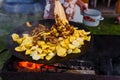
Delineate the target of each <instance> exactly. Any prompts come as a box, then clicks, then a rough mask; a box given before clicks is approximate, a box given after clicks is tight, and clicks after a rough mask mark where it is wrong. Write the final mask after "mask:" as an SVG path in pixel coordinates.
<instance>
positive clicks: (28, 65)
mask: <svg viewBox="0 0 120 80" xmlns="http://www.w3.org/2000/svg"><path fill="white" fill-rule="evenodd" d="M17 69H18V70H22V71H23V70H25V71H26V69H27V70H28V71H41V70H42V69H46V70H48V69H55V67H54V66H50V65H44V64H37V63H33V62H29V61H20V62H18V64H17Z"/></svg>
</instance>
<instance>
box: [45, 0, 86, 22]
mask: <svg viewBox="0 0 120 80" xmlns="http://www.w3.org/2000/svg"><path fill="white" fill-rule="evenodd" d="M60 2H61V4H62V5H63V8H64V10H65V14H66V17H67V19H68V20H71V21H76V22H81V21H80V19H82V17H81V13H82V12H83V11H84V10H87V9H88V4H87V3H84V2H83V1H82V0H60ZM53 18H54V0H46V6H45V10H44V19H53Z"/></svg>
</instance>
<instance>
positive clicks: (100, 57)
mask: <svg viewBox="0 0 120 80" xmlns="http://www.w3.org/2000/svg"><path fill="white" fill-rule="evenodd" d="M93 38H94V39H93V40H94V41H93V44H92V46H91V47H90V48H89V49H88V51H87V52H86V53H85V54H84V55H81V56H79V57H77V58H74V59H70V60H67V61H64V62H61V63H55V64H51V65H46V64H37V63H31V62H28V63H29V64H28V63H27V66H28V68H31V67H34V68H35V69H32V68H31V69H28V68H26V67H24V66H21V65H19V63H20V62H26V61H24V60H21V59H19V58H18V57H15V56H13V55H12V56H11V58H10V59H9V60H7V61H6V63H5V64H4V67H3V69H2V70H1V71H0V75H1V76H2V78H3V80H67V79H69V80H119V79H120V77H119V75H120V51H119V45H120V41H119V39H120V36H115V35H93ZM33 65H34V66H33Z"/></svg>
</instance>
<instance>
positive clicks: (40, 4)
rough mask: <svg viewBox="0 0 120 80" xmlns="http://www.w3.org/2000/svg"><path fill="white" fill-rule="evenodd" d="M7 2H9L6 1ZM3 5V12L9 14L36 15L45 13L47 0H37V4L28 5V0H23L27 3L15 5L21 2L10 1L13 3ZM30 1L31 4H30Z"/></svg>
mask: <svg viewBox="0 0 120 80" xmlns="http://www.w3.org/2000/svg"><path fill="white" fill-rule="evenodd" d="M6 1H7V0H6ZM6 1H5V2H4V3H3V6H2V8H3V10H4V11H6V12H8V13H19V14H35V13H43V12H44V8H45V0H39V1H38V0H35V1H36V2H32V0H30V1H31V3H26V1H28V0H21V1H23V2H24V1H25V3H14V1H20V0H13V2H12V0H10V1H11V3H8V2H6ZM30 1H29V2H30Z"/></svg>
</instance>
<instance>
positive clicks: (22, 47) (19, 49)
mask: <svg viewBox="0 0 120 80" xmlns="http://www.w3.org/2000/svg"><path fill="white" fill-rule="evenodd" d="M25 50H26V48H25V46H18V47H16V48H15V51H17V52H23V51H25Z"/></svg>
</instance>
